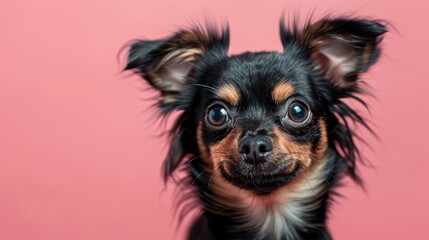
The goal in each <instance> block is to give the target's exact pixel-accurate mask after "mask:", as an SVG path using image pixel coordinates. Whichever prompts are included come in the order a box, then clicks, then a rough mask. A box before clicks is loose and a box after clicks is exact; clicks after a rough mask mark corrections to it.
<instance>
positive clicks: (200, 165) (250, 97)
mask: <svg viewBox="0 0 429 240" xmlns="http://www.w3.org/2000/svg"><path fill="white" fill-rule="evenodd" d="M385 32H386V28H385V27H384V26H383V25H382V24H381V23H379V22H377V21H370V20H365V19H351V18H338V19H334V18H325V19H322V20H320V21H318V22H316V23H311V22H308V23H306V24H305V26H303V27H302V29H300V27H299V26H298V25H297V24H295V25H294V24H292V25H291V26H289V27H286V26H284V24H283V20H282V21H281V25H280V35H281V41H282V43H283V46H284V49H285V51H284V52H282V53H278V52H246V53H242V54H239V55H234V56H228V55H227V51H228V44H229V31H228V28H226V29H224V30H222V31H217V30H216V28H214V27H207V29H202V28H192V29H190V30H181V31H179V32H177V33H176V34H174V35H173V36H171V37H169V38H165V39H161V40H155V41H147V40H139V41H135V42H134V43H133V44H132V45H131V48H130V51H129V57H128V63H127V66H126V67H125V69H126V70H134V71H135V72H136V73H137V74H139V75H141V76H142V77H143V78H144V79H146V80H147V81H148V82H149V83H150V84H151V86H153V87H154V88H155V89H157V90H159V92H160V94H161V96H160V102H159V107H160V110H161V113H163V114H168V113H170V112H172V111H175V110H180V111H182V113H181V114H180V116H179V117H178V118H177V120H176V122H175V124H174V125H173V126H172V128H171V130H170V134H171V138H172V139H171V145H170V151H169V153H168V156H167V158H166V160H165V161H164V178H165V180H166V181H167V180H168V178H169V177H170V176H172V175H173V173H174V172H175V171H176V170H178V169H181V170H182V171H185V172H186V177H184V178H182V179H178V180H177V183H178V184H179V186H180V187H181V189H183V192H182V196H181V198H180V199H181V200H179V203H180V204H181V205H180V207H181V209H182V212H181V218H182V217H184V216H185V215H186V214H187V213H188V212H189V211H191V210H192V209H193V208H194V207H198V206H202V211H201V216H200V217H199V218H198V219H196V220H195V223H194V224H193V226H192V227H191V229H190V232H189V238H188V239H206V240H209V239H277V238H278V239H294V238H296V239H331V237H330V234H329V232H328V230H327V228H326V219H327V210H328V208H329V205H330V202H331V201H330V199H331V197H332V195H333V194H335V193H334V187H335V186H337V185H338V181H339V180H340V179H341V178H342V177H343V176H349V177H351V178H352V179H353V180H355V181H356V182H357V183H359V184H362V180H361V178H360V177H359V175H358V173H357V170H356V164H357V160H358V159H360V152H359V150H358V149H357V147H356V143H355V141H356V140H355V138H356V136H355V134H354V133H353V131H352V129H351V127H350V124H351V123H352V122H355V123H358V124H361V125H363V126H364V127H366V128H367V129H369V130H370V128H369V126H368V125H367V124H366V122H365V121H364V119H363V118H362V117H361V116H360V115H359V114H358V113H357V112H356V111H355V110H353V109H352V108H351V107H350V106H349V105H348V104H347V103H346V102H345V101H344V100H345V99H351V100H356V101H358V102H360V103H362V104H364V105H365V102H364V101H363V100H362V99H361V98H360V96H359V95H360V94H361V93H363V90H362V89H361V88H360V85H359V84H358V77H359V74H361V73H363V72H365V71H367V70H368V68H369V67H370V66H371V65H372V64H374V63H375V62H376V61H377V59H378V57H379V55H380V47H379V43H380V41H381V36H382V35H383V34H384V33H385ZM342 55H344V56H342ZM330 57H333V58H336V57H338V58H343V59H344V61H343V62H346V63H347V64H345V66H342V65H341V64H340V65H335V64H333V63H332V62H331V61H330V59H331V58H330ZM350 66H351V67H350ZM174 71H176V72H174ZM177 72H179V73H180V74H176V73H177ZM282 81H288V82H289V83H291V84H293V86H294V89H295V91H296V93H295V96H294V98H297V99H300V100H302V101H303V102H305V103H306V104H307V105H308V107H309V109H310V110H311V111H312V120H311V123H310V124H308V125H306V126H305V127H296V126H291V125H289V124H286V123H284V122H283V121H284V120H283V118H282V116H283V115H284V114H285V111H287V110H286V103H276V102H275V101H273V99H272V98H271V97H269V96H270V94H271V91H272V90H273V88H274V87H275V86H276V84H278V83H279V82H282ZM225 84H230V85H232V86H234V87H235V88H236V89H238V90H239V92H240V100H239V102H238V103H237V105H234V106H232V105H229V104H227V103H224V102H220V100H219V99H218V98H217V97H216V91H217V90H218V89H219V88H220V87H221V86H223V85H225ZM213 103H219V104H222V106H225V108H227V109H228V111H229V114H231V115H232V116H234V117H232V119H233V120H232V121H230V122H228V126H226V127H223V128H222V129H214V128H210V127H208V126H207V123H205V124H203V127H202V128H203V129H202V139H201V140H202V144H204V146H207V147H210V146H213V145H214V144H216V143H218V142H219V141H221V140H222V139H224V138H225V137H226V136H227V135H228V134H229V133H231V131H232V129H234V128H235V127H236V126H241V127H242V128H244V129H245V131H244V130H243V133H242V135H245V134H248V133H254V132H255V131H258V132H263V133H258V134H262V135H264V136H267V137H271V136H272V132H271V131H272V128H273V126H276V127H278V128H279V129H281V130H282V131H283V132H284V133H286V134H287V135H288V136H290V138H291V139H293V141H294V142H295V143H297V144H298V145H299V144H301V145H305V144H309V145H311V146H313V148H312V150H315V149H317V147H318V144H319V141H320V138H321V131H322V130H321V129H320V128H321V126H320V125H319V124H318V120H323V121H324V122H325V123H326V129H327V134H328V136H327V137H328V151H327V154H326V157H325V159H324V161H326V164H325V165H324V167H323V169H322V170H320V171H323V172H324V175H323V178H324V181H323V186H320V188H318V189H319V190H318V191H321V194H318V195H317V196H314V197H307V198H305V197H303V198H302V199H300V203H299V206H300V207H302V208H305V207H306V206H310V205H311V204H314V202H319V203H320V204H319V205H318V207H317V209H311V210H309V211H306V212H305V214H303V215H302V216H300V217H301V219H300V221H302V224H301V225H300V226H296V225H291V226H294V228H293V229H292V230H291V231H293V232H294V234H292V233H284V234H281V235H275V233H274V232H275V230H273V232H272V233H271V232H269V231H266V232H264V233H261V232H260V229H255V228H251V227H246V226H248V225H246V224H247V223H246V221H247V220H246V219H245V218H243V217H242V212H240V211H239V210H238V208H236V206H234V205H233V204H231V205H228V204H226V203H225V202H228V201H225V197H224V196H223V194H222V192H219V191H214V190H213V189H212V188H211V182H212V181H213V179H212V177H213V176H212V174H213V171H214V170H213V169H214V168H215V167H217V166H207V164H206V163H204V161H203V160H202V159H201V158H202V155H203V154H204V153H202V152H201V149H200V148H199V147H198V142H197V127H198V124H200V123H201V122H204V119H205V118H206V114H207V108H208V107H209V106H210V105H212V104H213ZM244 137H245V136H240V138H244ZM231 154H232V153H231ZM286 162H287V161H286ZM270 167H271V168H270ZM276 167H277V166H268V167H267V168H268V169H269V170H267V172H268V173H267V174H268V175H269V171H270V169H271V171H273V169H275V168H276ZM244 168H245V167H243V166H241V165H237V166H235V169H236V170H239V171H243V172H245V171H247V170H246V169H244ZM264 171H265V170H264ZM264 174H265V175H267V174H266V173H264V172H263V171H262V172H258V173H255V174H254V175H252V174H249V175H243V176H242V177H241V178H240V177H237V176H234V177H233V178H232V179H227V180H228V181H229V182H230V183H231V184H233V185H235V186H238V187H239V188H241V189H243V191H247V190H249V191H251V192H254V193H255V197H260V198H264V197H266V195H270V194H271V193H272V192H273V191H275V190H276V189H278V188H280V187H281V186H283V185H286V184H287V181H288V180H285V179H284V178H279V179H277V180H276V181H272V179H271V178H270V177H268V178H267V179H265V178H264V177H263V176H265V175H264ZM224 177H225V176H224ZM225 178H226V177H225ZM294 178H295V176H291V179H292V180H293V179H294ZM215 180H216V179H215ZM255 186H259V187H258V189H259V190H258V189H255ZM275 227H277V226H274V228H275Z"/></svg>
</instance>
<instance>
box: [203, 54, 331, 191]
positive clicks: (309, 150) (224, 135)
mask: <svg viewBox="0 0 429 240" xmlns="http://www.w3.org/2000/svg"><path fill="white" fill-rule="evenodd" d="M212 71H213V72H212ZM312 74H313V71H311V66H310V65H309V64H308V62H307V61H305V60H304V59H300V58H299V57H298V56H293V55H285V54H280V53H272V52H271V53H245V54H242V55H237V56H233V57H228V58H225V59H224V60H222V61H220V62H219V64H215V65H214V66H212V67H211V69H208V72H207V75H210V76H211V77H208V78H207V79H205V82H204V85H207V86H211V88H213V89H206V88H202V89H201V91H202V94H201V97H200V102H199V104H198V105H197V108H198V114H197V115H196V119H197V121H196V122H197V126H198V127H197V139H198V142H197V143H198V148H199V151H200V152H201V153H202V155H203V157H202V159H203V160H204V161H206V162H207V164H208V165H209V166H214V168H213V171H215V172H217V175H219V176H221V177H222V178H224V179H225V180H226V181H228V182H230V183H231V184H233V185H235V186H237V187H239V188H242V189H247V190H251V191H254V192H257V193H258V194H264V193H269V192H271V191H273V190H275V189H277V188H279V187H281V186H283V185H286V184H288V183H290V182H293V181H294V180H295V179H297V178H300V177H302V176H303V174H304V172H305V171H307V170H308V169H311V168H312V167H313V166H314V165H315V164H317V161H320V160H321V159H323V157H324V155H325V152H326V149H327V145H328V144H327V141H328V140H327V134H326V123H325V120H324V119H323V117H322V116H323V115H322V111H323V107H322V106H321V104H322V103H321V102H320V99H319V98H320V97H318V96H317V94H316V91H315V89H314V86H313V85H312V83H311V81H312V79H311V78H312V76H311V75H312Z"/></svg>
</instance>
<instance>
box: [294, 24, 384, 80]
mask: <svg viewBox="0 0 429 240" xmlns="http://www.w3.org/2000/svg"><path fill="white" fill-rule="evenodd" d="M386 32H387V29H386V27H385V26H383V25H382V24H381V23H379V22H377V21H370V20H364V19H345V18H339V19H324V20H321V21H318V22H316V23H314V24H308V25H307V26H306V27H304V29H303V30H302V32H301V33H300V36H299V38H300V41H301V44H302V45H303V46H304V47H305V48H306V49H307V50H308V51H309V58H310V59H311V60H312V61H314V63H315V66H316V68H317V69H318V70H319V71H321V72H322V74H324V75H325V76H326V77H327V79H329V80H331V81H332V83H333V84H334V85H335V86H337V87H341V88H343V87H351V86H354V85H355V84H356V82H357V80H358V78H359V74H361V73H363V72H365V71H367V70H368V68H369V67H370V66H371V65H372V64H374V63H375V62H376V61H377V59H378V57H379V55H380V46H379V43H380V41H381V39H382V35H383V34H384V33H386Z"/></svg>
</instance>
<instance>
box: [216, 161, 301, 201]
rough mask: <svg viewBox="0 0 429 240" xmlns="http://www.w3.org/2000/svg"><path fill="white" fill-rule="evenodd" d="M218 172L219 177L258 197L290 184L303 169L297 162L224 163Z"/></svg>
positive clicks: (220, 165)
mask: <svg viewBox="0 0 429 240" xmlns="http://www.w3.org/2000/svg"><path fill="white" fill-rule="evenodd" d="M219 170H220V173H221V176H222V177H223V178H224V179H225V180H227V181H228V182H230V183H231V184H233V185H235V186H237V187H239V188H241V189H246V190H250V191H252V192H254V193H256V194H258V195H266V194H270V193H271V192H273V191H275V190H277V189H278V188H280V187H282V186H285V185H287V184H289V183H290V182H292V181H293V180H294V179H295V178H297V177H298V176H299V175H300V174H301V173H302V171H303V167H302V164H301V163H300V162H299V161H295V162H293V163H288V164H275V163H266V164H261V165H249V164H235V163H234V162H232V161H225V162H222V163H221V164H219Z"/></svg>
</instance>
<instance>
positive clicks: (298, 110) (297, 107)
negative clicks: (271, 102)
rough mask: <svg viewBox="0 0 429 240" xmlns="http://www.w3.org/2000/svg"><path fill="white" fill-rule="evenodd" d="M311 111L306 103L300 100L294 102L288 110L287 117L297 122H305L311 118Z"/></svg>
mask: <svg viewBox="0 0 429 240" xmlns="http://www.w3.org/2000/svg"><path fill="white" fill-rule="evenodd" d="M309 115H310V111H309V109H308V107H307V105H306V104H304V103H303V102H300V101H295V102H292V103H291V104H290V105H289V108H288V111H287V118H288V119H290V120H292V121H293V122H295V123H304V122H306V121H308V120H309Z"/></svg>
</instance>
